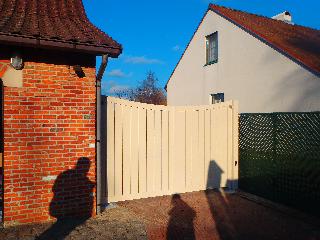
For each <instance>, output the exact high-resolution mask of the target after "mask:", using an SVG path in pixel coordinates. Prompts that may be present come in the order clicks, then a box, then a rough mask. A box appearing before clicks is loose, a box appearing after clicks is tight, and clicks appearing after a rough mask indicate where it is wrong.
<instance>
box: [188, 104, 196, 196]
mask: <svg viewBox="0 0 320 240" xmlns="http://www.w3.org/2000/svg"><path fill="white" fill-rule="evenodd" d="M193 114H194V113H193V110H186V179H187V182H186V191H192V189H193V187H192V158H193V137H194V134H193V132H194V126H193V123H194V122H193V118H192V117H193Z"/></svg>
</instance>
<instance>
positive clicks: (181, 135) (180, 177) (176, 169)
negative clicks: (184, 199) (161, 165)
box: [172, 110, 186, 193]
mask: <svg viewBox="0 0 320 240" xmlns="http://www.w3.org/2000/svg"><path fill="white" fill-rule="evenodd" d="M185 118H186V116H185V111H184V110H176V111H175V119H174V158H173V159H172V162H173V165H172V166H173V169H172V171H173V182H172V184H173V190H174V192H180V193H182V192H185V187H186V179H185V177H186V176H185V167H186V150H185V147H186V146H185V144H186V143H185V134H186V133H185V128H186V126H185V124H186V121H185Z"/></svg>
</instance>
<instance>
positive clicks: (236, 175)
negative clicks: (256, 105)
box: [232, 101, 239, 190]
mask: <svg viewBox="0 0 320 240" xmlns="http://www.w3.org/2000/svg"><path fill="white" fill-rule="evenodd" d="M232 103H233V184H232V188H233V190H236V189H238V185H239V184H238V181H239V102H238V101H232Z"/></svg>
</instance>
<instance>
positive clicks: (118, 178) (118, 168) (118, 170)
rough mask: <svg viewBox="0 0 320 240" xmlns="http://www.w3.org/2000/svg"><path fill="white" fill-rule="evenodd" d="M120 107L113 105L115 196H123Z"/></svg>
mask: <svg viewBox="0 0 320 240" xmlns="http://www.w3.org/2000/svg"><path fill="white" fill-rule="evenodd" d="M122 117H123V116H122V106H121V105H119V104H115V143H114V144H115V147H114V148H115V161H114V169H115V171H114V174H115V181H114V182H115V183H114V184H115V196H117V197H119V196H122V195H123V191H122V190H123V189H122V164H123V162H122V160H123V158H122V157H123V156H122V153H123V152H122V150H123V149H122V145H123V141H122V140H123V129H122V127H123V126H122V125H123V123H122Z"/></svg>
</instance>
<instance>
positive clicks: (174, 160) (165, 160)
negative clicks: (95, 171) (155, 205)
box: [102, 97, 238, 202]
mask: <svg viewBox="0 0 320 240" xmlns="http://www.w3.org/2000/svg"><path fill="white" fill-rule="evenodd" d="M102 111H105V112H106V113H107V114H106V115H107V116H106V119H105V120H104V121H105V122H104V123H103V125H106V126H107V131H105V136H103V138H104V139H107V140H106V142H105V143H104V144H106V149H105V152H106V155H107V156H106V164H105V165H104V167H105V168H106V171H105V172H106V176H104V177H105V181H106V184H105V189H104V190H105V191H102V192H105V193H104V195H105V196H104V199H105V201H107V202H117V201H123V200H131V199H139V198H146V197H154V196H161V195H169V194H173V193H183V192H192V191H199V190H205V189H208V188H218V187H229V188H232V189H235V188H237V180H238V104H237V102H236V101H229V102H225V103H219V104H214V105H208V106H192V107H167V106H155V105H149V104H142V103H136V102H130V101H126V100H121V99H117V98H112V97H108V98H107V100H106V103H105V104H104V105H103V108H102ZM102 194H103V193H102Z"/></svg>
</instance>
